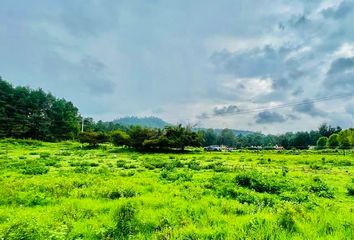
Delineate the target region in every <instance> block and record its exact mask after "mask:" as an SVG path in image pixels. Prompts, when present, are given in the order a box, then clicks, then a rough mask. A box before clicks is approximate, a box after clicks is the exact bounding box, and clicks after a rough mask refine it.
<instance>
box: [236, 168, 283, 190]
mask: <svg viewBox="0 0 354 240" xmlns="http://www.w3.org/2000/svg"><path fill="white" fill-rule="evenodd" d="M235 181H236V184H237V185H239V186H241V187H246V188H249V189H253V190H255V191H256V192H267V193H273V194H279V193H280V192H281V190H282V189H284V190H286V189H287V187H288V186H287V184H286V183H285V182H280V181H276V180H275V179H274V178H269V177H268V178H265V177H263V176H262V175H260V174H259V173H257V172H249V173H242V174H240V175H238V176H236V178H235Z"/></svg>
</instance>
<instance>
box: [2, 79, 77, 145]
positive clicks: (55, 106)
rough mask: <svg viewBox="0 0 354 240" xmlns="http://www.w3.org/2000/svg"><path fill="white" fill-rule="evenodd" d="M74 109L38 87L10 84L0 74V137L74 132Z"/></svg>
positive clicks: (57, 137)
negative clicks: (35, 88)
mask: <svg viewBox="0 0 354 240" xmlns="http://www.w3.org/2000/svg"><path fill="white" fill-rule="evenodd" d="M78 121H79V114H78V109H77V108H76V107H75V106H74V105H73V104H72V103H71V102H68V101H66V100H64V99H57V98H55V97H54V96H53V95H51V94H50V93H45V92H44V91H43V90H42V89H37V90H33V89H30V88H28V87H15V88H14V87H13V86H12V85H11V84H9V83H8V82H6V81H4V80H2V79H1V78H0V137H14V138H33V139H39V140H47V141H58V140H65V139H70V138H73V137H74V136H76V135H77V133H78Z"/></svg>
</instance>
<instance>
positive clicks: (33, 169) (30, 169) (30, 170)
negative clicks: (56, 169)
mask: <svg viewBox="0 0 354 240" xmlns="http://www.w3.org/2000/svg"><path fill="white" fill-rule="evenodd" d="M48 171H49V168H48V167H46V166H43V165H35V164H30V165H26V166H25V167H24V168H23V170H22V174H25V175H42V174H46V173H48Z"/></svg>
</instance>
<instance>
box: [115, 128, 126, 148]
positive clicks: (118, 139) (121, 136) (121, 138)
mask: <svg viewBox="0 0 354 240" xmlns="http://www.w3.org/2000/svg"><path fill="white" fill-rule="evenodd" d="M111 141H112V143H113V144H114V145H115V146H129V145H130V136H129V135H128V134H127V133H126V132H123V131H120V130H116V131H114V132H112V134H111Z"/></svg>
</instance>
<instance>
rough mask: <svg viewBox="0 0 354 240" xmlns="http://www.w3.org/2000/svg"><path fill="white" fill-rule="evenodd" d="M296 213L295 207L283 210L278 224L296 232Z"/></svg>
mask: <svg viewBox="0 0 354 240" xmlns="http://www.w3.org/2000/svg"><path fill="white" fill-rule="evenodd" d="M294 215H295V211H294V210H293V209H290V208H287V209H285V210H283V212H281V214H280V216H279V218H278V225H279V226H280V227H281V228H283V229H285V230H287V231H289V232H295V231H296V230H297V227H296V221H295V217H294Z"/></svg>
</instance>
